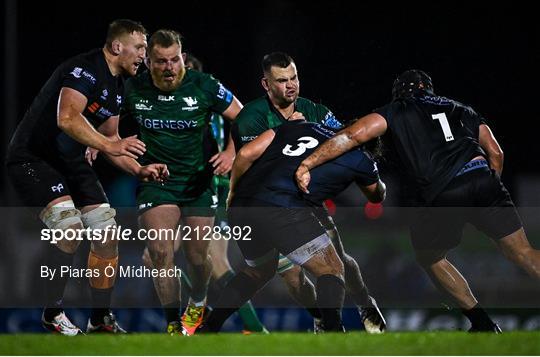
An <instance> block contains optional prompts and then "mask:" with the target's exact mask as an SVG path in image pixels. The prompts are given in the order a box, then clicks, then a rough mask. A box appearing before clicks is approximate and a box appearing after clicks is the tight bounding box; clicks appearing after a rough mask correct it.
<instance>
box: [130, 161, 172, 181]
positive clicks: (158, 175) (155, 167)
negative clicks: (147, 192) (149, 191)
mask: <svg viewBox="0 0 540 357" xmlns="http://www.w3.org/2000/svg"><path fill="white" fill-rule="evenodd" d="M137 177H138V178H139V179H140V180H141V181H144V182H148V181H157V182H161V183H163V182H165V181H166V180H167V178H168V177H169V170H168V169H167V165H165V164H150V165H146V166H141V168H140V169H139V172H138V173H137Z"/></svg>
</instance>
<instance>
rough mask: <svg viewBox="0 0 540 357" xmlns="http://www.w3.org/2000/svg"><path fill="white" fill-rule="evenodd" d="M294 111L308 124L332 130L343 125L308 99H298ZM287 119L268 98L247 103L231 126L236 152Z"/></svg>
mask: <svg viewBox="0 0 540 357" xmlns="http://www.w3.org/2000/svg"><path fill="white" fill-rule="evenodd" d="M294 109H295V111H297V112H300V113H302V114H304V117H305V118H306V120H307V121H308V122H316V123H321V124H323V125H325V126H328V127H331V128H333V129H339V128H341V127H342V126H343V125H342V124H341V123H340V122H339V120H337V119H336V117H335V116H334V114H332V112H331V111H330V109H328V108H327V107H326V106H324V105H322V104H317V103H314V102H312V101H311V100H309V99H306V98H302V97H298V99H297V100H296V103H295V108H294ZM286 122H287V119H286V118H284V117H283V115H282V114H281V113H280V112H279V111H278V110H277V109H276V108H275V107H274V106H273V105H272V103H271V102H270V99H269V98H268V96H266V95H265V96H263V97H261V98H258V99H255V100H253V101H251V102H249V103H247V104H246V105H245V106H244V108H242V110H241V111H240V113H239V114H238V116H237V117H236V120H235V121H234V124H233V131H232V133H233V139H234V144H235V149H236V150H237V151H238V150H239V149H240V148H241V147H242V146H243V145H244V144H246V143H248V142H250V141H252V140H253V139H255V138H256V137H257V136H259V135H260V134H262V133H263V132H265V131H266V130H268V129H272V128H275V127H276V126H279V125H281V124H283V123H286Z"/></svg>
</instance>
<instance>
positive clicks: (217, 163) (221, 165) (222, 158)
mask: <svg viewBox="0 0 540 357" xmlns="http://www.w3.org/2000/svg"><path fill="white" fill-rule="evenodd" d="M234 156H235V153H234V152H229V151H227V150H225V151H221V152H218V153H217V154H215V155H214V156H212V157H211V158H210V160H209V161H208V162H210V163H211V164H212V167H213V168H214V175H226V174H228V173H229V171H231V169H232V164H233V161H234Z"/></svg>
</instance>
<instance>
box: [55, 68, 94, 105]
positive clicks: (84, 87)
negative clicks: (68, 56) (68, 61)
mask: <svg viewBox="0 0 540 357" xmlns="http://www.w3.org/2000/svg"><path fill="white" fill-rule="evenodd" d="M68 71H69V72H67V73H66V74H65V75H64V78H63V79H62V87H68V88H72V89H75V90H76V91H78V92H80V93H82V94H83V95H84V96H85V97H87V98H90V97H91V96H93V94H94V93H95V91H96V87H97V77H96V73H97V71H96V70H95V68H94V66H92V65H91V64H89V63H86V62H74V63H73V65H72V67H71V68H70V67H68Z"/></svg>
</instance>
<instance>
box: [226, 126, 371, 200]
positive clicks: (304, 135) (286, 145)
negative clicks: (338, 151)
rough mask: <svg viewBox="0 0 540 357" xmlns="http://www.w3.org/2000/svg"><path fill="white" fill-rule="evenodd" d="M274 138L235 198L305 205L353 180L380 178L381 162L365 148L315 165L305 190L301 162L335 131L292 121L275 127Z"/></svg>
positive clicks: (332, 194) (329, 195)
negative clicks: (297, 175)
mask: <svg viewBox="0 0 540 357" xmlns="http://www.w3.org/2000/svg"><path fill="white" fill-rule="evenodd" d="M273 130H274V131H275V133H276V135H275V137H274V140H273V141H272V143H271V144H270V145H269V146H268V148H267V149H266V150H265V152H264V153H263V155H262V156H261V157H260V158H259V159H258V160H257V161H256V162H255V163H253V165H252V166H251V167H250V168H249V170H247V171H246V172H245V173H244V175H243V176H242V177H241V178H240V180H239V181H238V183H237V186H236V188H235V195H234V197H235V198H244V199H245V198H248V199H249V198H255V199H257V200H260V201H264V202H268V203H270V204H273V205H276V206H284V207H303V206H308V205H316V206H320V205H322V202H323V201H324V200H325V199H328V198H332V197H335V196H336V195H338V194H339V193H340V192H341V191H343V190H345V189H346V188H347V187H348V186H349V185H350V184H351V183H352V182H355V181H356V182H357V183H358V184H359V185H361V186H367V185H370V184H373V183H375V182H377V181H378V180H379V175H378V171H377V166H376V164H375V162H374V161H373V160H371V158H369V157H368V156H367V154H366V153H364V151H362V150H361V149H355V150H352V151H350V152H347V153H345V154H343V155H341V156H340V157H338V158H336V159H334V160H332V161H329V162H327V163H325V164H323V165H321V166H318V167H316V168H315V169H313V170H312V171H311V172H310V173H311V182H310V184H309V187H308V189H309V191H310V193H309V194H304V193H302V192H301V191H300V190H299V188H298V186H297V185H296V181H295V180H294V174H295V172H296V169H297V168H298V165H300V163H301V162H302V160H304V158H306V157H307V156H308V155H310V154H311V153H312V152H313V151H314V150H315V149H316V148H317V147H318V146H319V145H321V144H322V143H323V142H325V141H326V140H328V139H329V138H330V137H332V136H333V135H334V134H335V132H334V130H332V129H331V128H329V127H325V126H323V125H321V124H316V123H307V122H305V121H300V120H297V121H291V122H287V123H285V124H283V125H280V126H279V127H276V128H274V129H273Z"/></svg>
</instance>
